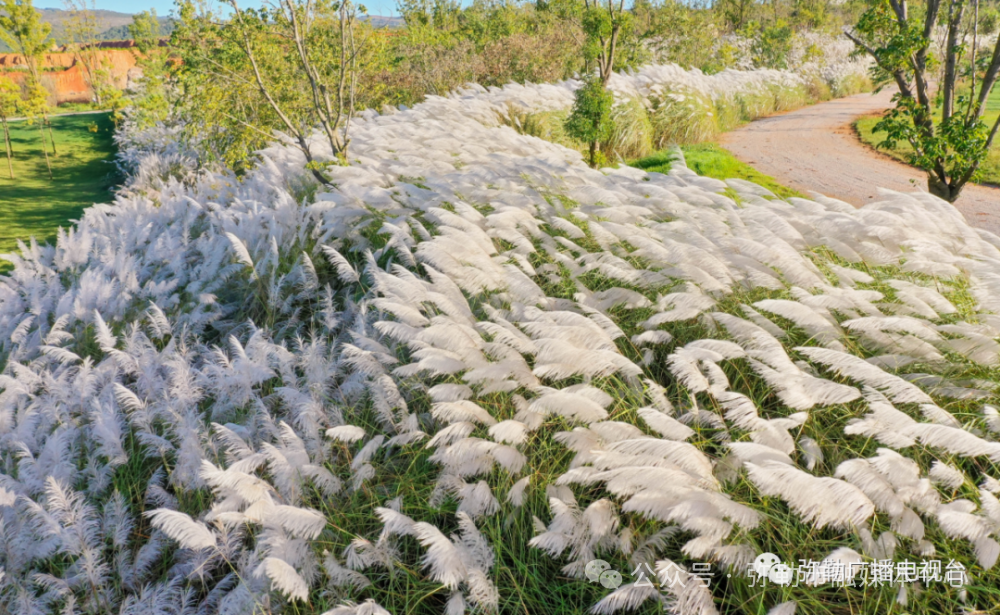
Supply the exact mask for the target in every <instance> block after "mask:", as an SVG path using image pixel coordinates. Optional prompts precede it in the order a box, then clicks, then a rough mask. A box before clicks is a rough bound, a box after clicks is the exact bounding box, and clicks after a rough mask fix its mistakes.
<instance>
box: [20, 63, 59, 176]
mask: <svg viewBox="0 0 1000 615" xmlns="http://www.w3.org/2000/svg"><path fill="white" fill-rule="evenodd" d="M26 93H27V95H26V96H25V97H24V99H23V100H22V102H21V110H22V111H23V112H24V117H25V118H27V122H28V124H29V125H32V124H34V123H35V122H36V121H38V120H39V118H45V114H46V113H47V112H48V108H49V103H48V98H49V92H48V90H46V89H45V87H44V86H42V84H41V83H38V82H37V81H29V82H28V84H27V87H26ZM38 132H39V134H40V135H41V137H42V154H44V155H45V168H47V169H48V171H49V179H52V164H51V163H50V162H49V150H48V149H46V147H45V124H44V121H41V122H39V123H38ZM51 135H52V133H51V132H50V133H49V136H50V137H51Z"/></svg>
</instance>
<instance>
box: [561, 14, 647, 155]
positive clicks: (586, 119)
mask: <svg viewBox="0 0 1000 615" xmlns="http://www.w3.org/2000/svg"><path fill="white" fill-rule="evenodd" d="M582 21H583V32H584V34H585V35H586V37H587V40H586V42H585V43H584V48H583V53H584V58H585V59H586V60H587V65H588V66H593V64H595V63H596V65H597V70H596V74H595V73H594V72H591V73H590V74H589V75H588V76H587V77H586V78H585V79H584V84H583V86H582V87H580V88H579V89H578V90H577V91H576V100H575V102H574V103H573V110H572V112H571V113H570V116H569V117H568V118H567V119H566V132H567V133H569V135H570V136H571V137H573V138H576V139H579V140H581V141H583V142H585V143H588V146H589V150H590V157H589V161H588V162H589V163H590V166H592V167H597V166H598V165H599V163H600V162H601V159H602V156H601V151H600V147H601V140H602V139H604V138H606V136H607V134H608V133H609V131H610V128H611V107H612V105H613V103H614V97H613V95H612V94H611V93H610V92H608V91H607V86H608V81H610V80H611V75H612V74H613V73H614V70H615V68H616V59H617V56H618V55H619V54H621V52H622V50H621V49H619V45H620V44H621V43H622V42H623V39H627V38H630V36H631V34H632V13H631V12H629V11H626V10H625V0H617V4H616V3H615V0H607V4H606V5H602V4H600V1H599V0H584V11H583V20H582ZM630 60H632V62H634V61H635V58H630ZM632 62H628V63H632Z"/></svg>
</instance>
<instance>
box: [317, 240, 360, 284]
mask: <svg viewBox="0 0 1000 615" xmlns="http://www.w3.org/2000/svg"><path fill="white" fill-rule="evenodd" d="M323 254H325V255H326V258H327V259H328V260H329V261H330V264H331V265H333V267H334V268H335V269H336V270H337V277H338V278H340V281H341V282H343V283H344V284H357V283H358V282H359V281H361V276H360V275H358V270H357V269H355V268H354V265H352V264H351V263H350V261H348V260H347V259H346V258H344V255H343V254H341V253H340V252H337V250H335V249H334V248H332V247H330V246H323Z"/></svg>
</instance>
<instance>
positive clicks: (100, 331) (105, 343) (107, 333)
mask: <svg viewBox="0 0 1000 615" xmlns="http://www.w3.org/2000/svg"><path fill="white" fill-rule="evenodd" d="M94 328H96V329H97V336H96V337H97V344H98V346H100V347H101V350H102V351H104V352H110V351H112V350H114V349H115V346H116V345H117V344H118V338H116V337H115V335H114V334H113V333H112V332H111V328H110V327H108V325H107V323H105V322H104V319H103V318H101V313H100V312H98V311H97V310H94ZM15 333H16V331H15Z"/></svg>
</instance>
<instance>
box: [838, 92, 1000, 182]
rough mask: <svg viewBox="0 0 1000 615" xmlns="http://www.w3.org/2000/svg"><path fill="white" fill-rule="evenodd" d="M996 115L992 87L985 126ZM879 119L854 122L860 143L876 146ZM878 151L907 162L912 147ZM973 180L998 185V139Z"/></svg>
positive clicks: (997, 97)
mask: <svg viewBox="0 0 1000 615" xmlns="http://www.w3.org/2000/svg"><path fill="white" fill-rule="evenodd" d="M997 117H1000V88H994V89H993V92H992V93H991V94H990V97H989V98H988V99H987V101H986V113H985V115H984V116H983V121H984V122H986V125H987V126H992V125H993V122H995V121H997ZM880 119H882V116H881V115H873V116H869V117H863V118H861V119H859V120H858V121H856V122H854V129H855V130H856V131H857V133H858V137H859V138H860V139H861V141H862V143H865V144H867V145H870V146H871V147H877V146H878V144H879V143H881V142H882V141H883V140H884V139H885V133H884V132H881V131H879V132H875V131H874V128H875V124H877V123H878V122H879V120H880ZM878 151H879V152H882V153H884V154H887V155H888V156H891V157H893V158H895V159H897V160H900V161H902V162H906V163H909V161H908V159H907V157H908V156H909V154H911V153H912V152H913V148H912V147H910V145H909V143H899V144H897V146H896V147H895V148H894V149H891V150H889V149H882V148H878ZM973 181H974V182H976V183H977V184H993V185H1000V140H995V141H994V142H993V147H992V148H991V149H990V153H989V155H988V156H987V158H986V160H984V161H983V163H982V164H981V165H980V167H979V172H978V173H977V174H976V176H975V177H973Z"/></svg>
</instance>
